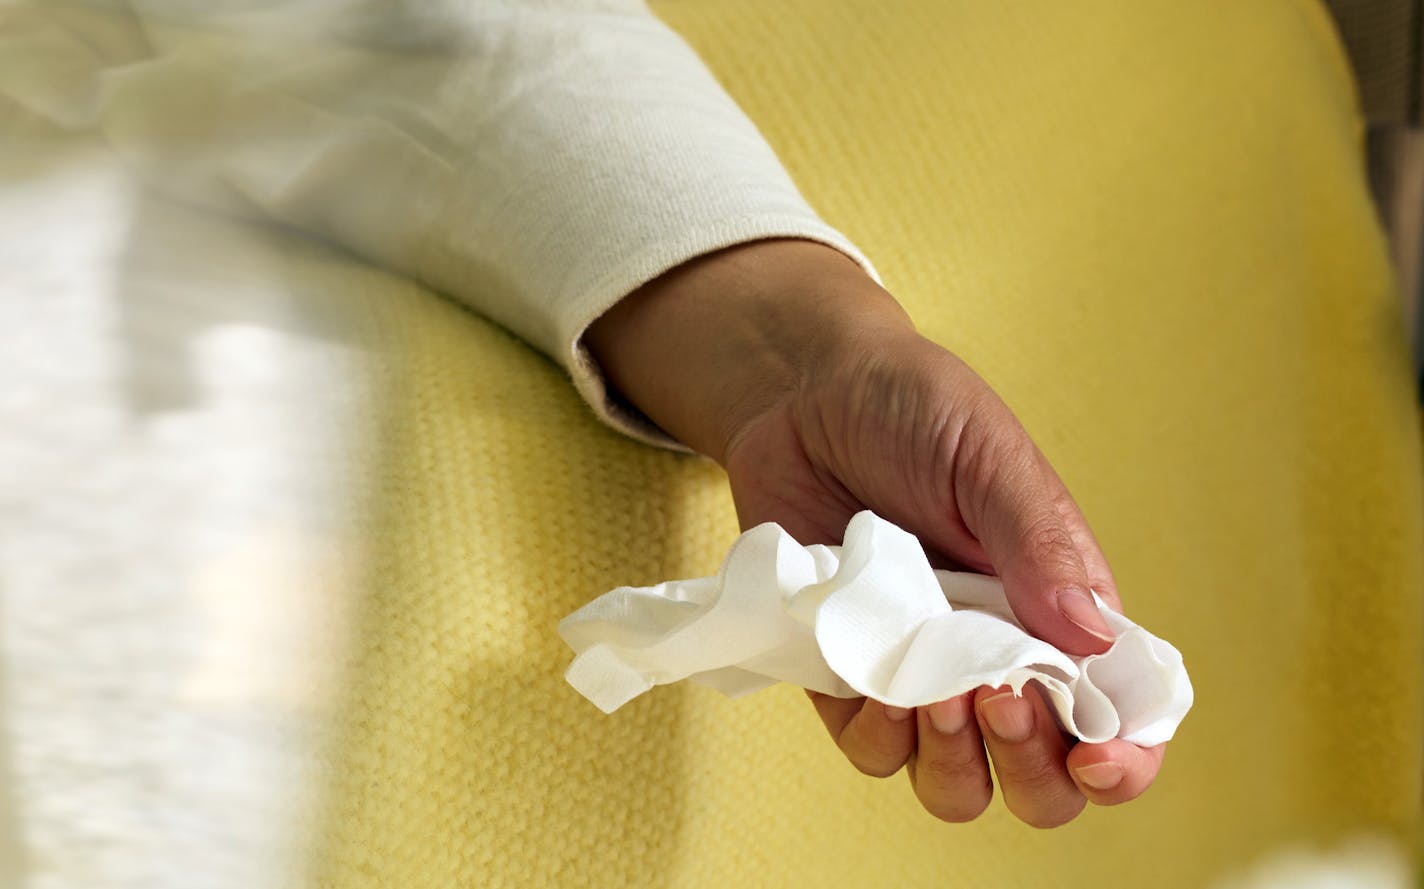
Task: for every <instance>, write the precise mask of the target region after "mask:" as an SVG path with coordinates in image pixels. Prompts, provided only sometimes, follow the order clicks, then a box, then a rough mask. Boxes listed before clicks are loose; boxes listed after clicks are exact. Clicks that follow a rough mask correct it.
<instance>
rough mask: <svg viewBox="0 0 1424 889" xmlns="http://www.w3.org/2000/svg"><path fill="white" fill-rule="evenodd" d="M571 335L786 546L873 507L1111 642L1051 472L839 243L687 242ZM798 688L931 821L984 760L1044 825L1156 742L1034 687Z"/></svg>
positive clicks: (1003, 409) (1121, 788)
mask: <svg viewBox="0 0 1424 889" xmlns="http://www.w3.org/2000/svg"><path fill="white" fill-rule="evenodd" d="M587 342H588V345H589V347H590V348H591V349H592V351H593V353H594V356H595V357H596V358H597V360H598V361H599V362H600V364H601V365H602V366H603V368H604V370H605V372H606V373H607V374H608V376H609V377H610V379H611V380H612V382H613V383H614V384H615V385H616V386H617V387H618V389H619V390H620V391H621V392H622V393H623V394H624V395H625V396H627V397H628V398H629V399H630V400H631V401H632V402H633V403H634V404H635V405H636V406H637V407H638V408H640V409H641V410H642V411H643V412H644V413H646V414H647V415H648V416H649V417H650V418H651V419H653V421H654V422H657V423H658V424H659V425H660V426H661V427H662V428H663V429H665V430H666V431H668V432H669V433H670V434H672V435H673V436H675V437H676V438H678V439H679V440H680V441H682V442H684V443H686V444H688V445H689V446H690V447H693V448H694V449H696V450H699V451H701V452H702V453H704V454H707V455H708V456H710V457H712V458H713V459H716V460H717V461H718V462H719V463H721V464H722V466H723V467H724V468H725V469H726V470H727V475H728V478H729V480H730V483H731V488H732V496H733V499H734V501H735V503H736V507H737V515H738V519H739V521H740V522H741V525H742V527H743V528H748V527H751V526H753V525H757V524H760V523H762V522H767V521H774V522H777V523H779V524H780V525H781V526H782V527H783V528H785V529H786V530H787V532H788V533H790V534H791V535H792V536H793V537H795V538H796V539H797V540H798V541H799V542H800V543H802V544H811V543H839V542H840V538H841V535H842V533H843V532H844V530H845V527H846V524H847V523H848V522H849V521H850V518H851V516H853V515H854V514H855V513H857V512H859V511H860V510H862V509H872V510H874V511H875V512H877V513H878V514H880V515H882V516H884V517H885V518H887V519H889V520H890V521H892V522H894V523H896V524H898V525H900V526H901V527H903V528H905V529H906V530H908V531H910V532H912V533H914V534H915V535H916V536H918V537H919V539H920V541H921V543H922V544H923V545H924V547H925V549H926V552H927V553H929V555H930V558H931V561H933V562H934V563H935V564H936V565H937V567H947V568H959V569H964V570H971V571H978V572H981V573H987V574H996V575H998V576H999V577H1000V578H1001V579H1002V580H1003V583H1004V589H1005V593H1006V594H1007V596H1008V600H1009V603H1010V605H1011V606H1012V607H1013V610H1014V614H1015V616H1016V617H1017V618H1018V619H1019V621H1020V622H1021V623H1022V624H1023V625H1024V627H1025V628H1026V629H1028V631H1029V632H1031V633H1033V634H1034V635H1036V636H1038V637H1039V638H1041V639H1043V640H1045V641H1047V642H1049V643H1050V644H1053V645H1055V646H1057V647H1058V648H1060V649H1062V650H1064V651H1066V652H1069V653H1072V654H1079V655H1086V654H1092V653H1097V652H1101V651H1105V650H1106V649H1107V647H1108V645H1109V644H1110V641H1111V634H1110V631H1109V630H1108V628H1107V626H1106V625H1105V624H1104V623H1103V621H1102V618H1101V616H1100V615H1099V614H1098V612H1097V609H1096V607H1094V605H1093V603H1092V600H1091V596H1090V593H1089V591H1090V590H1091V591H1095V592H1097V593H1098V595H1100V596H1101V597H1102V598H1103V599H1104V600H1105V601H1106V602H1107V603H1108V604H1109V605H1110V606H1111V607H1113V608H1114V609H1118V610H1120V607H1121V606H1120V602H1119V600H1118V597H1117V592H1116V588H1115V586H1114V584H1113V579H1112V574H1111V572H1110V570H1109V569H1108V566H1107V562H1106V560H1105V559H1104V557H1103V555H1102V552H1101V550H1100V549H1099V547H1098V544H1097V542H1096V540H1094V538H1093V535H1092V532H1091V531H1089V529H1088V526H1087V523H1086V522H1085V521H1084V519H1083V517H1082V514H1081V513H1080V512H1079V510H1078V508H1077V506H1076V504H1074V502H1073V500H1072V498H1071V496H1070V495H1069V494H1068V492H1067V490H1066V489H1065V488H1064V486H1063V484H1062V482H1061V481H1060V480H1059V479H1058V476H1057V475H1056V474H1055V473H1054V471H1053V469H1052V468H1051V467H1050V466H1049V465H1048V463H1047V461H1046V460H1045V459H1044V457H1043V456H1042V454H1041V453H1039V451H1038V449H1037V448H1036V447H1035V446H1034V444H1033V442H1032V441H1031V440H1030V439H1029V437H1028V434H1027V433H1026V432H1025V431H1024V429H1023V427H1022V426H1021V425H1020V424H1019V422H1018V421H1017V419H1016V418H1015V417H1014V416H1013V414H1012V413H1011V412H1010V411H1009V409H1008V408H1007V406H1005V405H1004V403H1003V402H1002V401H1001V400H1000V399H999V398H998V397H997V396H996V395H995V394H994V393H993V391H992V390H991V389H990V388H989V387H988V385H987V384H986V383H985V382H984V381H983V380H982V379H980V378H979V376H978V375H977V374H975V373H974V372H973V371H972V370H971V369H970V368H969V367H968V366H967V365H965V364H964V363H963V362H962V361H960V360H959V359H957V358H956V357H955V356H953V355H952V354H950V353H949V352H947V351H945V350H944V349H942V348H940V347H939V346H937V345H935V344H934V343H932V342H930V341H928V340H926V339H924V338H923V337H921V336H919V334H917V333H916V332H915V331H914V328H913V326H912V325H911V323H910V321H909V319H908V317H907V316H906V315H905V313H904V312H903V311H902V310H901V309H900V307H899V306H898V305H897V304H896V303H895V302H894V300H893V299H892V298H891V297H890V296H889V294H887V293H885V291H884V290H882V289H881V288H879V287H878V286H877V285H876V284H875V283H874V282H873V281H871V280H870V279H869V278H868V277H867V276H866V275H865V274H864V272H863V271H861V269H860V268H859V267H858V266H856V265H855V264H854V263H852V262H851V261H850V260H849V259H847V258H846V257H844V256H843V255H842V254H840V253H839V252H837V251H835V250H832V249H831V248H829V247H824V246H822V245H819V244H815V243H811V242H806V241H792V240H784V241H764V242H758V243H754V244H747V245H742V246H739V247H735V248H731V249H729V250H726V251H722V252H720V253H716V254H712V255H710V256H706V257H702V258H700V259H697V260H693V261H692V262H689V263H687V264H685V265H683V266H681V267H679V268H677V269H674V270H673V271H671V272H669V273H667V274H666V275H663V276H662V277H660V278H659V279H657V280H656V281H654V282H652V283H651V284H649V285H647V286H645V287H643V288H641V289H640V290H639V291H638V292H636V293H635V294H633V295H631V296H629V297H628V298H626V299H625V300H623V301H622V302H620V303H619V304H618V305H617V306H615V307H614V308H613V309H612V310H610V311H609V312H608V313H607V314H605V315H604V316H603V317H602V318H600V319H599V321H598V322H597V323H595V324H594V326H593V327H592V328H590V330H589V334H588V338H587ZM808 694H810V696H811V699H812V702H813V703H814V705H815V707H816V711H817V713H818V714H819V715H820V717H821V719H822V721H823V722H824V723H825V725H826V728H827V729H828V730H829V731H830V733H831V736H832V738H834V739H835V741H836V743H837V744H838V746H839V747H840V748H841V750H842V751H843V752H844V753H845V755H846V757H847V758H848V759H849V760H850V761H851V762H852V763H853V764H854V765H855V766H856V767H857V768H859V769H860V770H861V771H862V772H865V773H867V774H871V775H876V776H881V777H884V776H889V775H892V774H894V773H895V772H897V771H899V770H900V768H901V767H902V766H906V765H908V771H909V773H910V779H911V781H912V783H913V785H914V788H915V793H916V795H917V796H918V798H919V800H920V802H921V803H922V804H923V805H924V807H925V808H926V809H927V810H928V811H930V812H931V813H932V814H934V815H936V816H937V817H940V818H943V819H945V820H947V821H967V820H971V819H973V818H975V817H977V816H978V815H979V814H980V813H981V812H982V811H983V810H984V808H985V807H986V806H987V805H988V803H989V800H990V798H991V796H992V793H993V790H992V787H993V785H992V782H991V780H990V776H989V761H990V760H992V762H993V768H994V771H995V773H996V774H997V775H998V779H999V786H1000V789H1001V790H1002V792H1003V795H1004V802H1005V804H1006V805H1007V806H1008V808H1009V810H1010V811H1012V812H1013V813H1014V814H1015V815H1017V816H1018V817H1019V818H1020V819H1022V820H1023V821H1025V822H1027V823H1028V824H1031V825H1034V826H1037V827H1053V826H1057V825H1060V824H1063V823H1065V822H1067V821H1069V820H1071V819H1072V818H1073V817H1075V816H1076V815H1077V814H1078V813H1079V812H1080V811H1081V810H1082V808H1083V806H1084V804H1085V802H1086V801H1092V802H1095V803H1098V804H1102V805H1112V804H1116V803H1122V802H1126V801H1128V800H1131V799H1134V798H1135V797H1137V796H1138V795H1139V794H1141V793H1142V792H1143V791H1144V790H1146V788H1147V787H1148V786H1149V785H1150V784H1151V783H1152V780H1153V778H1154V777H1155V776H1156V774H1157V770H1158V768H1159V767H1160V765H1161V762H1162V757H1163V753H1164V746H1162V745H1159V746H1157V747H1153V748H1140V747H1137V746H1136V745H1133V744H1131V743H1128V742H1126V741H1122V740H1120V739H1114V740H1112V741H1108V742H1106V743H1103V744H1085V743H1077V744H1074V743H1071V739H1070V738H1066V737H1065V736H1064V735H1063V733H1062V732H1061V731H1060V730H1059V728H1058V726H1057V723H1056V722H1055V721H1054V718H1053V716H1052V714H1051V712H1050V711H1049V709H1048V707H1047V706H1046V704H1045V703H1044V701H1043V699H1042V698H1041V697H1040V696H1039V694H1038V693H1037V691H1036V690H1030V691H1027V692H1026V693H1025V694H1024V696H1023V697H1021V698H1015V697H1014V696H1013V694H1012V693H1011V692H1009V691H1008V690H1007V689H1002V688H1001V689H990V688H980V689H977V690H976V691H974V692H971V693H969V694H966V695H962V696H960V697H958V698H954V699H951V700H948V701H941V702H937V703H934V704H931V705H929V706H927V707H920V708H916V709H914V710H903V709H901V708H896V707H887V706H885V705H883V704H881V703H879V702H877V701H871V700H867V699H865V698H851V699H842V698H834V697H831V696H828V695H823V694H818V693H814V692H808ZM986 750H987V757H988V758H987V759H986Z"/></svg>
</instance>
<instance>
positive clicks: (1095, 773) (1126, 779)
mask: <svg viewBox="0 0 1424 889" xmlns="http://www.w3.org/2000/svg"><path fill="white" fill-rule="evenodd" d="M1166 754H1167V745H1166V744H1158V745H1157V746H1156V747H1138V746H1137V745H1136V744H1132V743H1129V742H1127V741H1124V740H1122V739H1120V738H1114V739H1113V740H1111V741H1107V742H1105V743H1102V744H1079V745H1078V746H1076V747H1074V748H1073V749H1072V750H1071V751H1070V752H1069V753H1068V773H1069V774H1070V775H1072V776H1073V781H1074V783H1076V784H1077V785H1078V790H1079V791H1081V792H1082V794H1083V795H1084V796H1086V797H1087V798H1088V799H1089V800H1091V801H1092V802H1094V803H1096V804H1098V805H1100V806H1115V805H1118V804H1119V803H1125V802H1128V801H1130V800H1134V799H1137V798H1138V797H1139V796H1141V795H1142V793H1143V791H1145V790H1146V789H1147V788H1148V787H1149V786H1151V784H1152V781H1153V780H1154V779H1155V778H1156V777H1157V772H1158V770H1160V769H1161V768H1162V758H1163V757H1164V756H1166Z"/></svg>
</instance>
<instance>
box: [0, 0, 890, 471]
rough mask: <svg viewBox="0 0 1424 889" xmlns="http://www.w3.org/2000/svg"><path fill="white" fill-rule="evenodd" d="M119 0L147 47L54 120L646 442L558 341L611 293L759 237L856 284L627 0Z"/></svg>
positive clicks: (650, 433)
mask: <svg viewBox="0 0 1424 889" xmlns="http://www.w3.org/2000/svg"><path fill="white" fill-rule="evenodd" d="M131 6H132V7H133V10H134V11H135V12H136V13H137V14H138V18H137V21H138V22H140V23H141V25H142V29H143V31H144V34H145V38H146V40H147V41H148V43H149V45H150V47H151V48H152V52H153V54H152V55H151V56H150V57H149V58H148V59H146V60H143V61H141V62H138V63H134V62H132V61H130V60H125V61H126V62H127V63H126V64H123V65H120V66H117V67H112V68H109V69H107V70H104V71H102V72H100V77H99V79H98V81H97V82H96V86H95V87H94V90H92V91H90V92H89V93H84V91H82V90H80V91H74V90H71V91H70V92H71V93H75V92H78V93H81V94H83V97H84V102H85V103H87V104H85V105H84V108H83V109H81V110H75V109H74V108H73V107H71V108H69V109H68V112H67V113H68V116H69V117H70V118H71V119H72V118H74V117H76V116H83V115H84V114H85V113H88V114H90V115H92V122H93V124H94V125H95V126H97V127H98V128H100V129H101V130H102V131H103V133H104V134H105V136H106V138H107V139H108V140H109V141H110V142H111V144H113V145H114V146H115V148H116V149H117V150H118V151H119V152H121V153H122V154H123V155H124V156H125V157H127V158H128V159H130V160H131V161H133V162H134V163H135V164H136V165H137V166H138V167H140V168H141V169H143V170H144V171H146V172H148V173H150V174H151V176H150V179H151V180H152V181H153V182H154V183H155V184H157V185H158V186H160V187H162V188H164V189H165V190H167V191H169V192H170V193H174V194H176V195H177V196H180V197H183V198H185V199H188V200H197V201H201V202H203V203H205V204H208V205H217V206H220V207H223V208H225V209H227V210H230V211H239V212H246V213H256V214H259V215H263V216H266V217H269V218H272V219H275V220H278V221H280V222H282V223H284V224H287V225H291V226H293V227H295V228H298V229H301V230H304V231H308V232H310V233H313V234H315V235H317V236H319V237H322V238H325V239H328V240H330V241H333V242H336V243H338V244H340V245H341V246H343V247H345V248H347V249H350V250H352V251H353V252H355V253H357V254H359V255H361V256H363V257H366V258H368V259H370V260H372V261H374V262H377V263H379V264H381V265H383V266H386V267H388V268H391V269H393V270H396V271H399V272H401V273H403V274H407V275H410V276H412V277H414V278H416V279H418V280H420V281H422V282H423V283H425V284H428V285H429V286H431V287H433V288H435V289H437V290H439V291H441V292H444V293H446V294H449V295H451V296H453V297H455V298H457V299H459V300H461V301H462V302H465V303H466V304H468V305H470V306H471V307H473V308H474V309H475V310H477V311H479V312H480V313H481V314H483V315H485V316H486V317H488V318H490V319H492V320H494V321H496V322H497V323H499V324H501V325H503V326H504V327H506V328H508V329H509V330H511V331H513V332H514V333H516V334H517V335H519V336H520V337H522V338H523V339H525V340H526V341H528V342H529V343H530V344H532V345H533V346H535V347H536V348H538V349H540V350H542V351H543V352H545V353H546V354H548V355H549V356H551V357H552V358H554V359H555V360H556V361H558V362H559V363H561V364H562V365H564V366H565V367H566V368H567V369H568V370H569V372H570V373H571V374H572V376H573V379H574V382H575V384H576V385H577V386H578V389H579V391H580V392H581V393H582V394H583V396H584V397H585V398H586V399H587V400H588V402H589V404H590V405H592V407H593V408H594V410H595V411H596V412H597V413H598V415H599V416H600V417H602V418H603V419H604V420H606V421H609V422H610V423H612V424H613V425H615V426H616V427H618V428H620V429H622V430H624V431H625V432H628V433H630V434H632V435H635V436H637V437H639V438H642V439H644V440H647V441H652V442H656V443H662V444H667V443H668V439H667V438H666V437H665V436H663V435H662V434H661V433H660V432H658V431H657V430H656V429H654V428H652V427H651V426H650V425H649V424H648V423H647V422H646V421H645V420H642V419H641V418H639V417H636V416H631V415H629V414H627V413H624V412H622V411H620V409H619V407H618V405H617V401H616V399H614V398H612V397H610V394H609V392H608V391H607V389H606V387H605V385H604V383H603V381H602V378H601V375H600V373H599V371H598V368H597V367H596V366H595V365H594V362H593V361H592V359H591V358H590V357H589V354H588V352H587V351H586V350H585V349H584V348H583V347H582V346H581V342H580V340H581V337H582V335H583V332H584V331H585V330H586V329H587V327H588V325H589V324H590V323H592V321H593V320H594V319H596V318H597V317H598V316H599V315H600V314H602V313H603V312H604V311H606V310H607V309H608V308H609V307H610V306H612V305H613V304H614V303H616V302H617V301H618V300H619V299H620V298H622V297H623V296H625V295H626V294H628V293H629V292H631V291H632V290H634V289H635V288H637V287H638V286H639V285H640V284H643V283H644V282H646V281H649V280H651V279H653V278H655V277H657V276H658V275H659V274H661V273H662V272H664V271H667V270H668V269H671V268H673V267H675V266H677V265H679V264H680V263H682V262H685V261H686V260H688V259H691V258H693V257H695V256H698V255H701V254H704V253H708V252H710V251H713V250H717V249H719V248H722V247H726V246H729V245H732V244H736V243H741V242H746V241H751V240H756V239H761V238H769V237H799V238H807V239H811V240H815V241H820V242H822V243H825V244H828V245H830V246H832V247H835V248H837V249H839V250H841V251H843V252H844V253H846V254H848V255H849V256H851V257H852V258H853V259H855V260H856V261H857V262H859V263H860V264H861V265H862V266H863V267H864V268H865V269H866V271H867V272H868V273H869V274H871V275H872V276H873V275H874V271H873V269H872V268H871V267H870V265H869V263H868V262H867V261H866V259H865V257H863V256H862V255H861V254H860V253H859V251H857V250H856V249H855V247H854V246H853V245H851V244H850V243H849V242H848V241H847V240H846V239H845V238H844V237H843V236H842V235H841V234H839V233H838V232H837V231H835V230H834V229H832V228H831V227H830V226H828V225H826V224H825V223H824V222H823V221H822V220H821V219H820V217H819V216H817V214H816V213H815V211H814V210H812V209H811V207H810V206H809V205H808V204H807V203H806V201H805V200H804V198H802V196H801V194H800V193H799V192H798V191H797V189H796V186H795V185H794V184H793V183H792V181H791V179H790V177H789V176H788V175H787V173H786V172H785V170H784V169H783V168H782V166H781V164H780V163H779V161H778V160H777V158H776V156H775V154H774V153H773V152H772V150H771V148H770V147H769V146H768V145H767V144H766V142H765V140H764V139H763V138H762V137H761V135H760V133H758V131H757V129H756V127H755V125H753V124H752V123H751V121H750V120H748V119H747V117H746V116H745V115H744V114H743V113H742V112H741V110H740V109H739V108H738V107H737V106H736V104H735V103H734V102H733V101H732V99H731V98H730V97H729V96H728V95H727V94H726V93H725V92H724V91H723V90H722V89H721V87H720V86H719V85H718V84H717V82H716V81H715V80H714V79H713V77H712V76H711V74H710V73H709V72H708V71H707V69H706V68H705V67H704V66H703V64H702V63H701V61H700V60H699V59H698V58H697V56H696V54H695V53H694V52H693V51H692V49H691V48H690V47H689V46H688V45H687V44H686V43H684V42H683V41H682V39H681V38H679V37H678V36H677V35H676V34H674V33H673V32H672V31H671V30H670V29H669V28H667V27H666V26H664V25H663V24H662V23H661V22H659V21H658V20H657V19H656V18H655V17H654V16H653V15H652V14H651V13H650V12H649V11H648V10H647V8H646V7H645V6H644V5H643V4H642V3H641V2H638V0H562V2H547V0H546V2H518V0H482V2H480V3H475V4H436V3H424V2H420V0H342V2H341V3H339V4H333V3H332V2H330V0H326V2H314V0H309V2H294V3H289V4H265V3H252V2H246V3H243V2H231V0H230V2H227V3H213V2H212V0H133V2H132V3H131ZM274 7H276V11H273V8H274ZM12 42H13V41H12ZM3 61H4V60H3V57H0V63H3ZM6 67H9V68H11V69H13V67H14V66H13V65H8V66H6V65H3V64H0V70H5V68H6ZM31 80H35V78H33V77H32V78H31ZM51 86H52V85H51ZM53 92H54V91H53V90H52V89H51V90H50V93H49V96H50V99H49V100H50V101H51V102H52V101H53ZM20 98H21V100H22V101H23V100H24V97H23V96H21V97H20ZM36 101H39V100H36ZM81 104H83V103H81ZM52 116H54V115H52ZM60 116H62V115H60Z"/></svg>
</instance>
